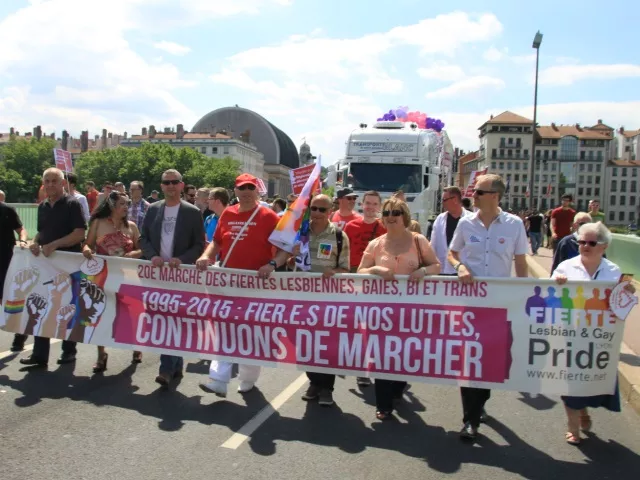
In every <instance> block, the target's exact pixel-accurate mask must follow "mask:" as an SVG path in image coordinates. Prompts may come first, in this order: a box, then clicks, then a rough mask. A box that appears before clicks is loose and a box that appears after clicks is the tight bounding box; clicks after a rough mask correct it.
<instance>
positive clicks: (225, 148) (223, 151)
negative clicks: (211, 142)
mask: <svg viewBox="0 0 640 480" xmlns="http://www.w3.org/2000/svg"><path fill="white" fill-rule="evenodd" d="M222 153H224V154H225V155H229V147H224V148H223V149H222Z"/></svg>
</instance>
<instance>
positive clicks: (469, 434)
mask: <svg viewBox="0 0 640 480" xmlns="http://www.w3.org/2000/svg"><path fill="white" fill-rule="evenodd" d="M477 436H478V428H477V427H474V426H473V425H471V424H470V423H469V422H467V423H465V424H464V427H462V430H460V438H462V439H463V440H475V439H476V437H477Z"/></svg>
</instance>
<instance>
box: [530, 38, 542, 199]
mask: <svg viewBox="0 0 640 480" xmlns="http://www.w3.org/2000/svg"><path fill="white" fill-rule="evenodd" d="M541 43H542V34H541V33H540V31H538V32H537V33H536V36H535V37H533V45H532V47H533V48H535V49H536V84H535V88H534V94H533V132H532V134H533V144H532V145H531V160H530V161H529V185H528V190H529V210H533V185H534V181H533V175H534V171H535V169H534V165H535V161H536V133H537V132H536V119H537V115H538V60H539V59H540V44H541ZM540 170H541V171H542V163H541V164H540ZM540 180H542V174H540ZM538 194H540V192H538ZM538 207H540V197H539V198H538Z"/></svg>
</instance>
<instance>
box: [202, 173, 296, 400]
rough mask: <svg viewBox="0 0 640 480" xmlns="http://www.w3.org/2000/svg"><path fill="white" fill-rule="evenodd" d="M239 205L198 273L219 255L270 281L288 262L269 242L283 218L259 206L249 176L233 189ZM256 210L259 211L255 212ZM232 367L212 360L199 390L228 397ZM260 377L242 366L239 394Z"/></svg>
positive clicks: (223, 220)
mask: <svg viewBox="0 0 640 480" xmlns="http://www.w3.org/2000/svg"><path fill="white" fill-rule="evenodd" d="M234 192H235V195H236V197H237V198H238V203H237V204H236V205H232V206H230V207H227V208H226V209H225V210H224V212H222V215H221V216H220V219H219V220H218V225H217V226H216V230H215V233H214V234H213V241H212V242H211V243H210V244H209V246H207V249H206V250H205V252H204V253H203V254H202V255H201V256H200V258H199V259H198V261H197V262H196V267H197V268H198V269H199V270H206V269H207V268H208V267H209V264H210V262H213V261H214V260H215V258H216V257H217V256H218V254H220V259H221V266H222V267H225V268H238V269H242V270H253V271H256V270H257V272H258V276H259V277H261V278H267V277H268V276H269V275H271V273H273V272H274V271H275V269H276V268H278V267H281V266H282V265H284V264H285V262H286V261H287V258H288V257H289V254H288V253H287V252H284V251H281V250H278V251H277V253H276V254H275V256H274V251H275V250H276V248H275V247H274V246H273V245H271V244H270V243H269V237H270V236H271V233H272V232H273V230H274V229H275V228H276V225H277V224H278V221H279V220H280V218H279V217H278V215H277V214H276V212H274V211H273V210H272V209H270V208H268V207H264V206H262V205H260V204H259V198H260V197H259V193H258V179H257V178H256V177H254V176H253V175H249V174H248V173H243V174H242V175H239V176H238V177H237V178H236V186H235V189H234ZM256 209H257V210H256ZM232 367H233V364H232V363H231V362H227V361H224V360H212V361H211V365H210V367H209V377H210V381H209V382H207V383H201V384H200V388H201V389H202V390H204V391H205V392H208V393H214V394H215V395H217V396H219V397H226V396H227V389H228V386H229V382H230V381H231V370H232ZM259 376H260V367H259V366H257V365H246V364H241V365H239V373H238V379H239V380H240V385H239V387H238V391H239V392H240V393H246V392H248V391H249V390H251V389H253V387H254V386H255V383H256V382H257V381H258V377H259Z"/></svg>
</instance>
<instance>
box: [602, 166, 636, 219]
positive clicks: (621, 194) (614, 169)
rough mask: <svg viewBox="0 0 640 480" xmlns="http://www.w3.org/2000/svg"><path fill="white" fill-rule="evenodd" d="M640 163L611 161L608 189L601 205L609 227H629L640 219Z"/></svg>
mask: <svg viewBox="0 0 640 480" xmlns="http://www.w3.org/2000/svg"><path fill="white" fill-rule="evenodd" d="M639 183H640V162H638V161H636V162H631V161H628V160H611V161H610V162H609V163H608V165H607V168H606V171H605V184H606V185H607V189H606V190H605V192H604V196H603V197H602V198H601V200H600V203H601V205H603V208H602V210H603V211H604V213H605V215H606V220H605V221H606V223H607V225H629V224H631V223H637V222H638V219H639V218H640V193H639V191H640V189H639V187H640V185H639Z"/></svg>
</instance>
